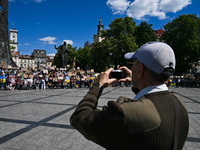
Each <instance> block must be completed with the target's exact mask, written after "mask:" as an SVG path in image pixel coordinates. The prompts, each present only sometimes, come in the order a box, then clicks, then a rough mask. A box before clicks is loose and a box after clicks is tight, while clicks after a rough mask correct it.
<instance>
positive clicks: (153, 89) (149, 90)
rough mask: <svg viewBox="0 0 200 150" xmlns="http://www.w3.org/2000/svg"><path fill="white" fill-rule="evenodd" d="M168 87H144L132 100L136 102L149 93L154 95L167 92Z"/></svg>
mask: <svg viewBox="0 0 200 150" xmlns="http://www.w3.org/2000/svg"><path fill="white" fill-rule="evenodd" d="M167 90H168V87H167V85H166V84H161V85H153V86H149V87H146V88H144V89H142V90H141V91H140V92H139V93H138V94H137V95H136V96H135V97H134V100H138V99H140V98H141V97H143V96H144V95H146V94H149V93H154V92H161V91H167Z"/></svg>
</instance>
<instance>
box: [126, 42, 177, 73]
mask: <svg viewBox="0 0 200 150" xmlns="http://www.w3.org/2000/svg"><path fill="white" fill-rule="evenodd" d="M124 58H125V59H135V58H137V59H138V60H139V61H140V62H141V63H142V64H143V65H144V66H145V67H147V68H149V69H150V70H152V71H153V72H155V73H157V74H161V75H163V76H166V77H169V76H170V75H172V74H173V72H174V70H175V65H176V60H175V54H174V51H173V50H172V48H171V47H170V46H169V45H167V44H166V43H163V42H149V43H146V44H144V45H143V46H141V47H140V48H139V49H138V50H137V51H136V52H132V53H126V54H125V55H124Z"/></svg>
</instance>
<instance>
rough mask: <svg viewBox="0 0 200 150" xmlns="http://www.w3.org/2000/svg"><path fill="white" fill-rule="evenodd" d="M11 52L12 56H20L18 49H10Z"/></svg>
mask: <svg viewBox="0 0 200 150" xmlns="http://www.w3.org/2000/svg"><path fill="white" fill-rule="evenodd" d="M11 54H12V56H15V57H19V56H20V54H19V51H12V52H11Z"/></svg>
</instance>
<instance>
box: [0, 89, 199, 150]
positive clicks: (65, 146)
mask: <svg viewBox="0 0 200 150" xmlns="http://www.w3.org/2000/svg"><path fill="white" fill-rule="evenodd" d="M170 89H171V90H174V91H176V92H177V93H178V95H179V96H180V97H181V98H182V99H183V101H184V102H185V104H186V106H187V108H188V113H189V118H190V130H189V134H188V138H187V140H186V143H185V146H184V150H200V99H199V97H200V88H173V87H172V88H170ZM87 91H88V89H87V88H86V89H83V88H82V89H46V90H43V91H41V90H16V91H4V90H0V150H103V148H102V147H100V146H98V145H96V144H94V143H92V142H90V141H88V140H86V139H85V138H84V137H83V136H82V135H81V134H80V133H78V132H77V131H76V130H74V129H73V128H72V127H71V126H70V123H69V118H70V116H71V114H72V113H73V111H74V109H75V108H76V106H77V104H78V102H79V101H80V100H81V99H82V97H83V96H84V95H85V94H86V93H87ZM120 95H124V96H128V97H130V98H131V97H134V94H133V93H132V92H131V89H130V87H128V88H110V87H109V88H106V89H104V91H103V94H102V96H101V98H100V100H99V104H98V107H99V108H100V109H101V107H102V106H103V105H106V103H107V101H108V100H116V99H117V98H118V97H119V96H120Z"/></svg>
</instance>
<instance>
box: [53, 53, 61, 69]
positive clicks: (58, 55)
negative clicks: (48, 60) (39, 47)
mask: <svg viewBox="0 0 200 150" xmlns="http://www.w3.org/2000/svg"><path fill="white" fill-rule="evenodd" d="M52 65H56V68H61V66H62V56H61V51H60V50H58V51H57V53H56V55H55V57H54V61H53V64H52Z"/></svg>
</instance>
